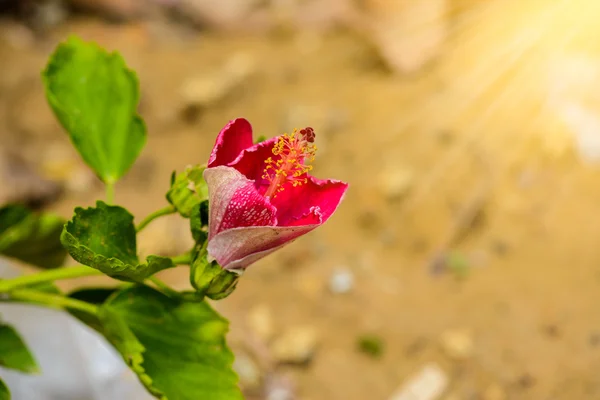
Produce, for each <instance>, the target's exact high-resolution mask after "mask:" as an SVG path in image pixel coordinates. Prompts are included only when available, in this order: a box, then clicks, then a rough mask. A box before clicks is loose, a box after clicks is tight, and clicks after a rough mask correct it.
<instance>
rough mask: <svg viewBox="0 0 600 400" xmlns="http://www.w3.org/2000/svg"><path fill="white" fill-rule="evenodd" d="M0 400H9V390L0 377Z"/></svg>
mask: <svg viewBox="0 0 600 400" xmlns="http://www.w3.org/2000/svg"><path fill="white" fill-rule="evenodd" d="M0 400H10V391H9V390H8V386H6V384H5V383H4V382H3V381H2V379H0Z"/></svg>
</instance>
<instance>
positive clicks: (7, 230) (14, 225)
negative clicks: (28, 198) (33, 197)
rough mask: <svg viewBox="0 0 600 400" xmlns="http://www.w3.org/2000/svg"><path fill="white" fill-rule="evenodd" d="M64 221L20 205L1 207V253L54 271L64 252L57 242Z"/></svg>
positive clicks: (63, 257) (63, 256)
mask: <svg viewBox="0 0 600 400" xmlns="http://www.w3.org/2000/svg"><path fill="white" fill-rule="evenodd" d="M64 223H65V222H64V220H63V219H62V218H60V217H58V216H55V215H52V214H36V213H33V212H32V211H30V210H29V209H27V208H25V207H23V206H20V205H8V206H4V207H2V208H0V254H2V255H5V256H8V257H13V258H16V259H19V260H21V261H24V262H27V263H29V264H33V265H35V266H38V267H42V268H55V267H58V266H60V265H62V263H63V262H64V260H65V257H66V255H67V252H66V251H65V249H64V248H63V247H62V245H61V243H60V232H61V231H62V228H63V225H64Z"/></svg>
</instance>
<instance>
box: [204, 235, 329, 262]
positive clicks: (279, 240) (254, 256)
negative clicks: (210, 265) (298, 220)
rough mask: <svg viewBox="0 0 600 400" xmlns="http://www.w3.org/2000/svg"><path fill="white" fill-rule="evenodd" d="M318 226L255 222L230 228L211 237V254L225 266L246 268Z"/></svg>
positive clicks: (209, 252) (209, 243) (209, 250)
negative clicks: (256, 224)
mask: <svg viewBox="0 0 600 400" xmlns="http://www.w3.org/2000/svg"><path fill="white" fill-rule="evenodd" d="M318 226H319V225H318V224H315V225H303V226H293V227H280V226H254V227H247V228H234V229H229V230H227V231H222V232H221V233H219V234H218V235H216V236H214V237H213V238H212V239H210V240H209V242H208V248H207V250H208V255H209V257H211V258H214V259H215V260H217V262H218V263H219V265H221V266H222V267H223V268H225V269H239V268H246V267H247V266H248V265H250V264H252V263H253V262H255V261H257V260H259V259H261V258H263V257H265V256H267V255H269V254H271V253H272V252H273V251H275V250H277V249H279V248H281V247H283V246H284V245H286V244H288V243H291V242H292V241H294V240H295V239H297V238H298V237H300V236H302V235H304V234H306V233H308V232H310V231H312V230H313V229H315V228H316V227H318Z"/></svg>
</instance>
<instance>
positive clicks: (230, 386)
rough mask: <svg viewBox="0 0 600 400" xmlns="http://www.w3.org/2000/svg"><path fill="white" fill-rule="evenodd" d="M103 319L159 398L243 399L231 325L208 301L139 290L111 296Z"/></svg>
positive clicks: (108, 333)
mask: <svg viewBox="0 0 600 400" xmlns="http://www.w3.org/2000/svg"><path fill="white" fill-rule="evenodd" d="M100 316H101V319H102V320H103V323H104V324H105V334H106V336H107V338H108V339H109V341H110V342H111V343H113V345H114V346H115V347H116V348H117V349H118V350H119V351H120V352H121V354H122V355H123V358H124V359H125V360H126V361H127V363H128V364H129V365H130V366H131V368H132V369H133V371H135V372H136V373H137V374H138V376H139V377H140V380H141V381H142V383H144V385H145V386H146V387H147V388H148V390H149V391H150V392H151V393H152V394H154V395H155V396H156V397H158V398H162V399H167V400H203V399H210V400H240V399H243V397H242V395H241V392H240V390H239V389H238V386H237V376H236V374H235V372H233V370H232V367H231V366H232V363H233V354H232V353H231V351H230V350H229V349H228V347H227V345H226V343H225V334H226V333H227V330H228V323H227V321H226V320H225V319H224V318H223V317H221V316H220V315H219V314H217V313H216V312H215V311H214V310H213V309H212V308H211V307H210V306H209V305H208V304H207V303H206V302H200V303H198V302H185V301H183V300H181V299H173V298H169V297H167V296H165V295H163V294H162V293H160V292H157V291H155V290H153V289H151V288H149V287H147V286H137V287H133V288H128V289H124V290H121V291H120V292H119V293H117V294H115V295H114V296H112V297H111V298H110V299H109V300H108V301H107V302H106V303H105V304H104V305H103V306H101V308H100ZM136 339H137V340H136Z"/></svg>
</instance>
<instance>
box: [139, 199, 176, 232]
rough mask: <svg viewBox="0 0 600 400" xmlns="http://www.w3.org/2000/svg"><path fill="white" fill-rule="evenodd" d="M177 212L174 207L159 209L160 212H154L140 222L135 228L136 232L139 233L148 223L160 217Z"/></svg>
mask: <svg viewBox="0 0 600 400" xmlns="http://www.w3.org/2000/svg"><path fill="white" fill-rule="evenodd" d="M175 211H177V210H176V209H175V207H173V206H172V205H170V206H167V207H165V208H161V209H160V210H157V211H154V212H153V213H152V214H150V215H148V216H147V217H146V218H144V219H143V220H142V222H140V224H139V225H138V226H137V227H136V228H135V230H136V232H140V231H141V230H142V229H144V228H145V227H146V225H148V224H149V223H150V222H152V221H153V220H155V219H156V218H158V217H162V216H163V215H169V214H173V213H175Z"/></svg>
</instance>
